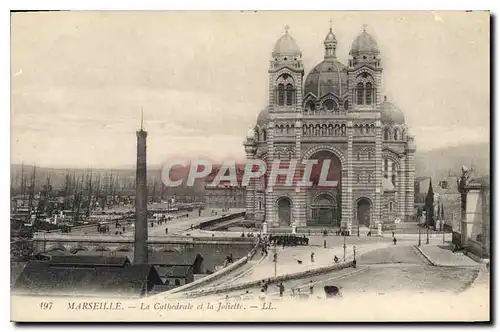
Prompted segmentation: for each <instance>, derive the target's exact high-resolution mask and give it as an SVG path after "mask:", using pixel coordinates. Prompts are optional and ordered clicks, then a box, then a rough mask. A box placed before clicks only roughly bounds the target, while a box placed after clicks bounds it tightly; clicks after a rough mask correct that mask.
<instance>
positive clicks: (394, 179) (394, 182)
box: [391, 173, 396, 186]
mask: <svg viewBox="0 0 500 332" xmlns="http://www.w3.org/2000/svg"><path fill="white" fill-rule="evenodd" d="M391 181H392V184H393V185H394V186H396V174H394V173H392V179H391Z"/></svg>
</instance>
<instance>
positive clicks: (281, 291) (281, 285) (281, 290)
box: [278, 282, 285, 297]
mask: <svg viewBox="0 0 500 332" xmlns="http://www.w3.org/2000/svg"><path fill="white" fill-rule="evenodd" d="M278 287H279V290H280V297H283V293H284V292H285V286H283V282H281V283H280V284H279V286H278Z"/></svg>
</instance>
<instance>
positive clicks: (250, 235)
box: [240, 232, 255, 237]
mask: <svg viewBox="0 0 500 332" xmlns="http://www.w3.org/2000/svg"><path fill="white" fill-rule="evenodd" d="M240 237H245V232H241V235H240ZM246 237H255V235H254V234H253V233H250V232H248V233H247V235H246Z"/></svg>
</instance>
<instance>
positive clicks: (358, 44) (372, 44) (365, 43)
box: [349, 30, 380, 55]
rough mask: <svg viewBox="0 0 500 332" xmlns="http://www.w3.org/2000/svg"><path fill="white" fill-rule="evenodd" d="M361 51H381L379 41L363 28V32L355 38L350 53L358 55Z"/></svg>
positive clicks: (375, 52)
mask: <svg viewBox="0 0 500 332" xmlns="http://www.w3.org/2000/svg"><path fill="white" fill-rule="evenodd" d="M361 53H372V54H379V53H380V50H379V48H378V44H377V41H376V40H375V38H373V36H372V35H370V34H369V33H368V32H366V31H365V30H363V32H362V33H361V34H360V35H359V36H357V37H356V39H354V41H353V42H352V45H351V50H350V51H349V54H350V55H357V54H361Z"/></svg>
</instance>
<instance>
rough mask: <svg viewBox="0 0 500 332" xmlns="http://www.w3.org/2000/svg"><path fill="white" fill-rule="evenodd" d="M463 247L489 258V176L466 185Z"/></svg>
mask: <svg viewBox="0 0 500 332" xmlns="http://www.w3.org/2000/svg"><path fill="white" fill-rule="evenodd" d="M462 235H463V236H464V235H465V247H466V248H467V250H468V251H470V252H472V253H473V254H475V255H476V256H478V257H480V258H485V259H489V258H490V177H489V176H484V177H481V178H477V179H474V180H472V181H471V182H470V183H469V184H468V185H467V200H466V217H465V221H464V222H463V223H462Z"/></svg>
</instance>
